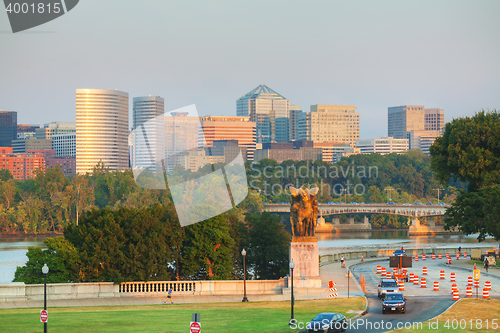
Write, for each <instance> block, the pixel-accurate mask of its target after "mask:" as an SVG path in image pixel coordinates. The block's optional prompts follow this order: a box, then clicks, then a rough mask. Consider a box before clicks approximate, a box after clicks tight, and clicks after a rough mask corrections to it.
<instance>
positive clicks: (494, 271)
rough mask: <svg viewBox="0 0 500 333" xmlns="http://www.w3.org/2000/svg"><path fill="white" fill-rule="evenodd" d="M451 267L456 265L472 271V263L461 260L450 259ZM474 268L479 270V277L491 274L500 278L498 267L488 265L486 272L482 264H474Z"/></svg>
mask: <svg viewBox="0 0 500 333" xmlns="http://www.w3.org/2000/svg"><path fill="white" fill-rule="evenodd" d="M469 260H470V259H469ZM443 265H445V266H448V267H450V265H446V264H443ZM451 267H456V268H459V269H463V270H468V271H470V272H471V273H472V270H473V269H474V264H469V263H467V262H465V261H462V260H454V259H452V260H451ZM476 268H477V269H479V270H480V271H481V277H483V276H492V277H496V278H500V267H490V268H489V269H488V273H486V270H485V269H484V265H476Z"/></svg>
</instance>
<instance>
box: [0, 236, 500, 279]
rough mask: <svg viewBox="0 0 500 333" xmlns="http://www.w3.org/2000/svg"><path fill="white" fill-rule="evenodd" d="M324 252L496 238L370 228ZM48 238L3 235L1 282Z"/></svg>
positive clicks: (327, 244) (323, 246)
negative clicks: (430, 235)
mask: <svg viewBox="0 0 500 333" xmlns="http://www.w3.org/2000/svg"><path fill="white" fill-rule="evenodd" d="M317 237H318V240H319V247H320V254H329V253H336V252H343V251H349V250H351V251H354V250H359V249H389V248H396V247H400V246H403V247H404V248H407V249H410V248H425V247H450V246H454V247H458V246H460V245H461V246H462V247H464V246H467V245H471V244H475V245H477V246H484V247H490V246H496V245H498V242H495V241H494V240H493V239H487V240H486V241H484V242H482V243H480V244H478V242H477V239H476V237H477V235H475V236H474V235H471V236H458V235H450V236H434V237H428V236H412V237H409V236H408V234H407V231H406V230H390V231H368V232H354V233H339V234H318V235H317ZM45 238H46V237H40V236H38V237H12V236H9V237H3V238H2V237H0V283H5V282H12V279H14V273H15V271H16V267H17V266H23V265H24V264H25V263H26V261H27V260H28V258H27V257H26V252H27V251H28V246H39V247H42V248H44V244H43V240H44V239H45Z"/></svg>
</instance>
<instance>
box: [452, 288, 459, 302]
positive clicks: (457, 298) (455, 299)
mask: <svg viewBox="0 0 500 333" xmlns="http://www.w3.org/2000/svg"><path fill="white" fill-rule="evenodd" d="M459 299H460V297H459V295H458V290H454V291H453V300H454V301H458V300H459Z"/></svg>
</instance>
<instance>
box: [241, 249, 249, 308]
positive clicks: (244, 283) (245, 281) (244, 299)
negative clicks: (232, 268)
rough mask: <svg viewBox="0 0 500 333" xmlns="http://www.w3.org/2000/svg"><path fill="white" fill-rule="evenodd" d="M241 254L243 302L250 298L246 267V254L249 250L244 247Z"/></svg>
mask: <svg viewBox="0 0 500 333" xmlns="http://www.w3.org/2000/svg"><path fill="white" fill-rule="evenodd" d="M241 254H242V255H243V300H242V302H248V298H247V274H246V273H247V271H246V267H245V256H246V255H247V251H245V249H243V251H241Z"/></svg>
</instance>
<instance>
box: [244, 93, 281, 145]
mask: <svg viewBox="0 0 500 333" xmlns="http://www.w3.org/2000/svg"><path fill="white" fill-rule="evenodd" d="M289 107H290V103H289V101H288V99H287V98H285V97H284V96H282V95H281V94H278V93H277V92H276V91H274V90H273V89H271V88H269V87H268V86H266V85H264V84H261V85H260V86H258V87H257V88H255V89H253V90H252V91H250V92H248V93H247V94H245V95H243V96H242V97H240V98H239V99H238V100H237V101H236V115H237V116H240V117H250V121H252V122H255V123H256V129H257V142H259V143H260V142H287V141H288V140H289V136H290V134H289V122H290V121H289V119H288V118H289V114H290V111H289Z"/></svg>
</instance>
